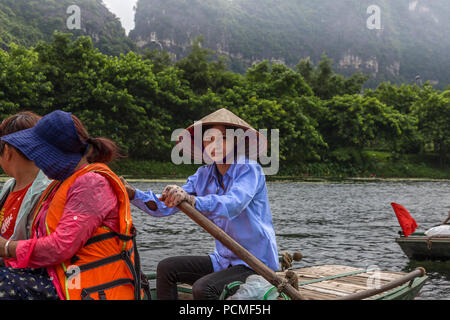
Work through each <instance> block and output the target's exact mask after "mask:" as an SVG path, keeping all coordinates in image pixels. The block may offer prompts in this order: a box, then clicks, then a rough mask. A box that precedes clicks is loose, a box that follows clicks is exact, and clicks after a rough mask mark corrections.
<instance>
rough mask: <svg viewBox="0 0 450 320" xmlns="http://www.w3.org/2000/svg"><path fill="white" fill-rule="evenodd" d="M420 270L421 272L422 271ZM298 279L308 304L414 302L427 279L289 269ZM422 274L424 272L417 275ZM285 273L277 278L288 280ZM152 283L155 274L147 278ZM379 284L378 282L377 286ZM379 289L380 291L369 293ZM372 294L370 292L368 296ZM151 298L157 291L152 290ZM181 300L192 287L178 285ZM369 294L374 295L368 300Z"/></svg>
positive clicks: (328, 268)
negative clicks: (374, 287)
mask: <svg viewBox="0 0 450 320" xmlns="http://www.w3.org/2000/svg"><path fill="white" fill-rule="evenodd" d="M419 269H420V268H419ZM289 270H292V271H294V272H295V273H296V274H297V276H298V286H299V292H300V294H302V295H303V296H304V297H305V298H306V299H308V300H334V299H360V298H361V299H369V300H412V299H414V298H415V297H416V296H417V295H418V294H419V292H420V290H421V288H422V287H423V285H424V284H425V282H426V280H427V279H428V277H427V276H426V275H425V270H424V269H422V270H418V269H416V270H415V271H413V272H411V273H404V272H393V271H375V270H372V271H370V270H366V269H361V268H354V267H349V266H342V265H319V266H311V267H304V268H296V269H289ZM418 271H421V272H418ZM285 274H286V272H282V271H279V272H277V275H279V276H280V277H283V278H284V277H285ZM147 278H148V279H149V280H154V279H155V278H156V275H155V274H151V275H147ZM377 281H379V282H378V283H377ZM371 285H377V288H378V289H368V288H370V286H371ZM369 291H370V292H369ZM151 293H152V298H153V299H155V298H156V296H155V288H154V287H153V288H152V286H151ZM178 293H179V297H178V298H179V300H191V299H192V290H191V286H190V285H187V284H179V285H178ZM366 293H374V294H373V295H370V296H366Z"/></svg>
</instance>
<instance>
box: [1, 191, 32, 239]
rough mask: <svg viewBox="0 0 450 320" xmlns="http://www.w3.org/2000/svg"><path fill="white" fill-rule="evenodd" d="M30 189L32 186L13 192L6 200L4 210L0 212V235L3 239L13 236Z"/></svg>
mask: <svg viewBox="0 0 450 320" xmlns="http://www.w3.org/2000/svg"><path fill="white" fill-rule="evenodd" d="M30 187H31V184H30V185H29V186H27V187H26V188H24V189H22V190H19V191H15V192H11V193H10V194H9V195H8V198H6V201H5V204H4V205H3V208H2V209H1V210H0V225H1V228H0V235H1V236H2V237H3V238H5V239H9V238H10V237H11V236H12V235H13V233H14V227H15V225H16V219H17V215H18V214H19V210H20V206H21V205H22V201H23V198H24V197H25V194H26V193H27V191H28V189H29V188H30Z"/></svg>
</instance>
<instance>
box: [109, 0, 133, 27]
mask: <svg viewBox="0 0 450 320" xmlns="http://www.w3.org/2000/svg"><path fill="white" fill-rule="evenodd" d="M136 2H137V0H103V3H104V4H105V5H106V7H108V9H109V10H110V11H111V12H112V13H114V14H115V15H116V16H118V17H119V18H120V21H121V22H122V26H123V27H124V28H125V30H126V31H127V34H128V32H130V30H131V29H133V28H134V11H133V7H134V6H135V5H136Z"/></svg>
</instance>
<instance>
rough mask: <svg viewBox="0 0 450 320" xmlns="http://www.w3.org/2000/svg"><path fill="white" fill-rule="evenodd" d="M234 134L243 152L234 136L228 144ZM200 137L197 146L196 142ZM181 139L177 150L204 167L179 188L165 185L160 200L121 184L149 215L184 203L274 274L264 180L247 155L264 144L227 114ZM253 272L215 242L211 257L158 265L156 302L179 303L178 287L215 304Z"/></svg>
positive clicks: (199, 125) (163, 213) (274, 256)
mask: <svg viewBox="0 0 450 320" xmlns="http://www.w3.org/2000/svg"><path fill="white" fill-rule="evenodd" d="M227 129H228V130H227ZM235 129H242V131H241V133H245V134H246V135H247V137H248V138H249V139H247V140H248V141H247V143H245V146H246V147H243V148H240V147H242V145H239V144H236V139H233V137H232V138H231V139H230V140H227V137H228V138H229V137H230V136H229V133H230V134H231V131H233V133H234V134H236V131H235ZM227 131H228V132H227ZM198 134H200V135H201V136H200V140H199V141H200V144H198V143H196V141H198V140H197V139H196V135H198ZM182 136H183V137H182V138H183V140H182V141H180V140H179V143H178V145H180V146H183V147H182V148H184V149H183V152H184V153H185V152H186V147H189V146H192V147H193V149H192V148H187V150H188V151H187V152H188V153H189V154H188V155H189V156H190V157H194V158H197V157H198V156H200V157H203V160H204V161H205V162H206V163H207V164H206V165H204V166H202V167H200V168H199V169H198V170H197V172H196V173H195V174H194V175H192V176H190V177H189V178H188V180H187V183H186V184H185V185H184V186H183V187H179V186H177V185H169V186H167V187H166V188H165V189H164V191H163V193H162V195H160V196H159V195H156V194H155V193H153V192H152V191H151V190H148V191H146V192H143V191H141V190H138V189H134V188H133V187H132V186H130V185H128V184H127V183H126V181H124V183H125V186H126V187H127V191H128V192H129V196H130V199H132V203H133V204H134V205H135V206H137V207H138V208H140V209H142V210H143V211H145V212H147V213H148V214H150V215H152V216H168V215H171V214H174V213H176V212H177V211H178V209H177V208H176V206H177V205H178V204H180V203H181V202H182V201H187V202H188V203H189V204H191V205H192V206H194V207H195V208H196V209H197V210H198V211H200V212H202V213H203V214H204V215H205V216H206V217H207V218H209V219H210V220H211V221H213V222H214V223H215V224H216V225H217V226H219V227H220V228H222V229H223V230H224V231H225V232H226V233H227V234H228V235H230V236H231V237H232V238H233V239H234V240H236V241H237V242H238V243H239V244H241V245H242V246H243V247H245V248H246V249H247V250H248V251H249V252H250V253H252V254H253V255H254V256H256V257H257V258H259V259H260V260H261V261H262V262H264V263H265V264H266V265H267V266H268V267H269V268H271V269H273V270H278V253H277V245H276V240H275V232H274V228H273V222H272V216H271V211H270V206H269V200H268V197H267V188H266V182H265V176H264V173H263V170H262V167H261V166H260V165H259V164H258V163H257V162H256V161H255V160H254V158H253V156H254V154H249V153H252V152H249V151H250V149H251V148H249V146H260V147H262V148H258V149H259V150H256V153H259V152H261V151H262V150H264V148H265V147H266V144H267V140H265V138H264V137H263V136H262V135H259V133H258V132H257V131H256V130H255V129H253V128H252V127H251V126H250V125H248V124H247V123H246V122H245V121H243V120H242V119H240V118H239V117H237V116H236V115H234V114H233V113H231V112H230V111H228V110H226V109H220V110H218V111H216V112H215V113H212V114H210V115H209V116H206V117H205V118H203V119H201V120H200V121H198V122H196V123H195V124H194V125H192V126H190V127H189V128H187V130H186V131H185V132H183V134H182ZM236 136H239V135H238V134H236ZM202 137H203V141H202ZM197 138H198V137H197ZM229 141H233V143H230V142H229ZM239 141H241V142H242V140H239ZM189 150H190V151H189ZM239 150H240V151H241V152H239ZM253 153H254V152H253ZM252 158H253V160H252ZM208 163H209V164H208ZM254 273H255V271H254V270H252V269H251V268H250V267H249V266H248V264H247V263H246V262H244V261H243V260H241V259H240V258H239V257H237V256H236V255H235V254H234V253H233V252H231V251H230V250H229V249H228V248H227V247H225V246H224V245H223V244H222V243H221V242H219V241H216V248H215V250H214V252H213V253H211V254H209V255H206V254H205V255H204V256H178V257H171V258H167V259H164V260H163V261H161V262H160V263H159V264H158V266H157V275H156V276H157V278H156V291H157V292H156V294H157V299H177V287H176V285H177V282H182V283H188V284H191V285H193V287H192V290H193V296H194V299H201V300H206V299H218V298H219V297H220V295H221V293H222V291H223V289H224V286H225V285H227V284H229V283H231V282H233V281H242V282H245V279H246V278H247V277H248V276H249V275H252V274H254Z"/></svg>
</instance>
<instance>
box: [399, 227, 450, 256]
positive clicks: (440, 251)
mask: <svg viewBox="0 0 450 320" xmlns="http://www.w3.org/2000/svg"><path fill="white" fill-rule="evenodd" d="M395 241H396V242H397V243H398V244H399V245H400V248H402V250H403V252H404V253H405V254H406V255H407V256H408V258H410V259H412V260H441V261H446V260H450V237H427V236H426V235H425V233H423V232H414V233H413V234H411V235H409V236H408V237H405V236H404V235H403V233H401V232H400V236H399V237H398V238H396V239H395Z"/></svg>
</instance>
